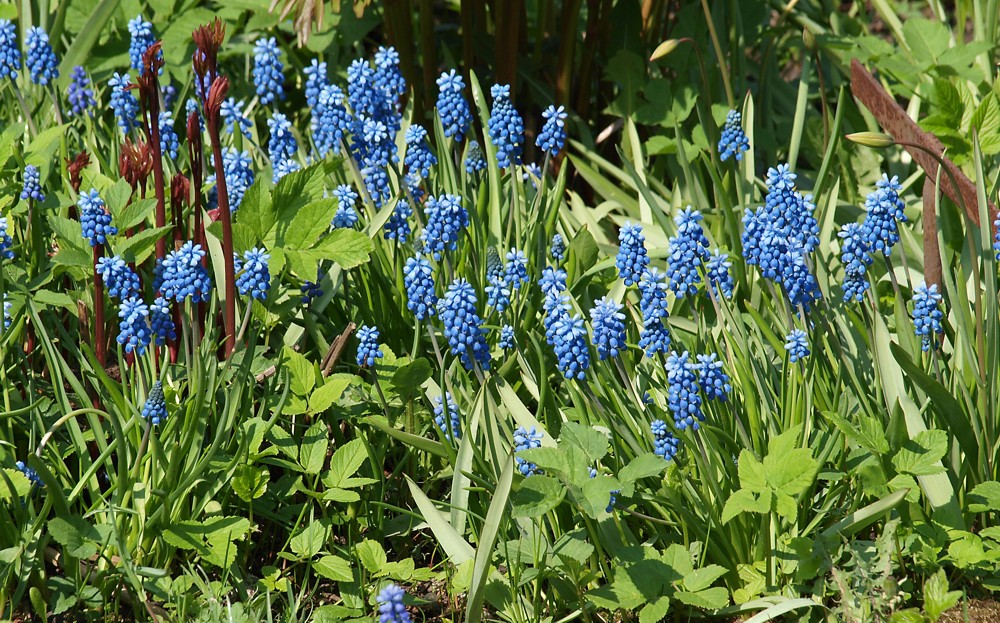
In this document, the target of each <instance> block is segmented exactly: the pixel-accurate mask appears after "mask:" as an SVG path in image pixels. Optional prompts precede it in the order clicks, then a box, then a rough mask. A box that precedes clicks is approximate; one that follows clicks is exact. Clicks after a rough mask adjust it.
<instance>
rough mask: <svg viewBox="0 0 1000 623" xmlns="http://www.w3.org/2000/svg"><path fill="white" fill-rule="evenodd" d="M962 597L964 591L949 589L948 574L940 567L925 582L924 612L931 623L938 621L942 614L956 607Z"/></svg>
mask: <svg viewBox="0 0 1000 623" xmlns="http://www.w3.org/2000/svg"><path fill="white" fill-rule="evenodd" d="M961 598H962V591H949V590H948V576H947V575H945V571H944V569H938V570H937V573H935V574H934V575H932V576H931V577H929V578H927V581H926V582H924V612H926V613H927V618H929V619H930V620H931V623H937V621H938V619H940V618H941V615H942V614H944V613H945V612H947V611H948V610H951V609H952V608H954V607H955V606H956V605H957V604H958V600H959V599H961Z"/></svg>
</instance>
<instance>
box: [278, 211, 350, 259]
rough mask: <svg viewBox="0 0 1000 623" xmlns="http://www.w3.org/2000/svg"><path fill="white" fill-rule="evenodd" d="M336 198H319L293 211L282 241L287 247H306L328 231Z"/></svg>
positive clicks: (334, 212)
mask: <svg viewBox="0 0 1000 623" xmlns="http://www.w3.org/2000/svg"><path fill="white" fill-rule="evenodd" d="M337 203H338V202H337V200H336V199H320V200H318V201H313V202H312V203H309V204H307V205H305V206H303V207H302V209H301V210H299V211H298V212H296V213H295V216H294V217H293V218H292V223H291V225H290V226H289V227H288V231H287V232H286V233H285V239H284V241H283V242H282V245H281V246H283V247H286V248H288V249H308V248H309V247H311V246H313V243H315V242H316V241H317V240H319V239H320V237H321V236H322V235H323V234H325V233H326V232H328V231H330V222H331V221H332V220H333V215H334V214H336V213H337Z"/></svg>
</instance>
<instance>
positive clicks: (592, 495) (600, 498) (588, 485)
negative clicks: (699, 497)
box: [532, 457, 663, 519]
mask: <svg viewBox="0 0 1000 623" xmlns="http://www.w3.org/2000/svg"><path fill="white" fill-rule="evenodd" d="M657 458H660V457H657ZM660 460H661V461H662V460H663V459H662V458H660ZM532 478H534V476H532ZM621 490H622V485H621V483H619V482H618V479H617V478H613V477H611V476H598V477H597V478H589V479H587V481H586V482H585V483H583V499H582V500H580V504H581V506H583V511H584V512H585V513H587V515H588V516H589V517H591V518H592V519H597V518H598V517H600V516H601V515H602V514H604V513H606V512H607V509H608V503H609V502H610V501H611V492H612V491H621Z"/></svg>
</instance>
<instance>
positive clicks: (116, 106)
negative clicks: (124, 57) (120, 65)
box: [108, 71, 139, 134]
mask: <svg viewBox="0 0 1000 623" xmlns="http://www.w3.org/2000/svg"><path fill="white" fill-rule="evenodd" d="M130 81H131V78H129V75H128V74H127V73H126V74H125V75H120V74H119V73H118V72H117V71H116V72H115V73H114V75H113V76H111V79H110V80H108V89H109V90H110V91H111V110H113V111H114V113H115V119H117V120H118V127H119V128H121V130H122V134H128V133H129V132H131V131H132V129H133V128H135V127H138V125H139V123H138V121H136V116H137V115H138V114H139V100H137V99H136V97H135V95H134V94H133V93H132V91H130V90H129V89H128V85H129V83H130Z"/></svg>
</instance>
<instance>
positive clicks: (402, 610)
mask: <svg viewBox="0 0 1000 623" xmlns="http://www.w3.org/2000/svg"><path fill="white" fill-rule="evenodd" d="M405 595H406V593H404V592H403V589H401V588H399V587H398V586H396V585H395V584H389V585H388V586H386V587H385V588H383V589H382V591H381V592H380V593H379V594H378V597H376V601H377V602H378V623H410V621H411V619H410V613H409V612H407V611H406V606H405V605H404V604H403V597H404V596H405Z"/></svg>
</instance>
